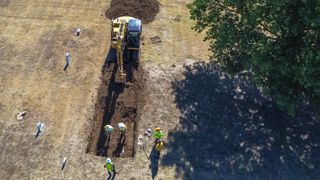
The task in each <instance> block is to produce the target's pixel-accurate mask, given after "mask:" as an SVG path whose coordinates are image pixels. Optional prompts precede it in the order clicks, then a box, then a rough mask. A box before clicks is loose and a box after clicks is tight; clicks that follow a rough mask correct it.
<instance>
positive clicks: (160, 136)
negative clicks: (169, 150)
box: [152, 127, 164, 145]
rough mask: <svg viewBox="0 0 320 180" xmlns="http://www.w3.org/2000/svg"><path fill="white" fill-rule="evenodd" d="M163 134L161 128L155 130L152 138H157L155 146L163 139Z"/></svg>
mask: <svg viewBox="0 0 320 180" xmlns="http://www.w3.org/2000/svg"><path fill="white" fill-rule="evenodd" d="M163 135H164V134H163V132H162V131H161V128H159V127H157V128H155V129H154V131H153V133H152V137H154V138H155V145H157V144H158V143H159V142H160V139H161V138H162V137H163Z"/></svg>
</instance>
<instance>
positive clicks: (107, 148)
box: [87, 62, 143, 157]
mask: <svg viewBox="0 0 320 180" xmlns="http://www.w3.org/2000/svg"><path fill="white" fill-rule="evenodd" d="M116 69H117V66H116V64H114V63H108V65H106V67H104V68H103V69H102V78H101V80H102V83H101V86H100V88H99V90H98V95H97V102H96V105H95V115H94V118H93V127H92V132H91V138H90V140H89V144H88V147H87V153H90V154H94V155H97V156H106V157H133V156H134V153H135V148H134V147H135V136H136V125H137V119H138V110H139V109H138V108H139V107H140V104H139V102H141V100H140V98H141V96H140V94H141V92H142V90H143V78H142V77H143V72H142V70H141V68H138V67H137V64H136V63H134V62H130V63H126V64H125V69H126V72H127V82H130V84H129V85H128V84H126V85H125V84H118V83H115V82H114V74H115V72H116ZM129 72H130V73H129ZM119 122H123V123H125V124H126V126H127V131H126V135H125V138H124V139H123V141H121V142H119V135H120V132H119V128H118V123H119ZM107 124H111V125H112V126H113V132H112V134H111V137H110V140H109V141H107V137H106V136H105V134H104V126H105V125H107Z"/></svg>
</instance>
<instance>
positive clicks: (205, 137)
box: [161, 63, 320, 179]
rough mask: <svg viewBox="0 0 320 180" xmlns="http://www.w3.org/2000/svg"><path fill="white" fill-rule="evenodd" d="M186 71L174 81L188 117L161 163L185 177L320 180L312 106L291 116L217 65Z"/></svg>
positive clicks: (319, 126) (172, 135)
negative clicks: (173, 167) (179, 79)
mask: <svg viewBox="0 0 320 180" xmlns="http://www.w3.org/2000/svg"><path fill="white" fill-rule="evenodd" d="M184 68H185V72H184V77H185V78H184V79H183V80H181V81H178V80H176V81H174V82H173V83H172V86H173V89H174V93H175V96H176V104H177V106H178V108H179V109H180V111H181V112H182V114H183V115H182V116H181V117H180V124H179V127H178V128H177V130H175V131H172V132H169V134H168V144H167V146H166V147H167V150H168V152H167V153H166V154H165V155H164V156H163V158H162V161H161V164H162V165H164V166H175V167H176V175H177V176H180V177H182V178H183V179H217V178H218V179H221V178H222V179H319V178H320V172H319V171H318V169H319V165H320V158H319V155H320V151H319V150H320V149H319V145H320V136H319V131H320V123H319V118H316V117H315V114H313V113H312V111H311V109H310V108H307V107H304V108H302V109H300V110H299V111H298V112H297V114H296V116H295V117H290V116H288V115H286V113H284V112H282V111H280V110H278V109H277V108H276V107H275V106H274V103H272V102H270V101H268V100H267V98H265V97H263V96H262V95H261V94H260V93H259V91H258V90H257V88H256V87H255V86H253V85H252V84H251V83H249V82H248V81H245V80H241V79H231V78H230V77H228V76H227V75H226V74H224V73H222V72H221V71H219V70H218V69H219V68H217V67H216V66H215V65H213V64H204V63H196V64H193V65H192V66H185V67H184Z"/></svg>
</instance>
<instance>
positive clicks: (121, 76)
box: [115, 36, 126, 83]
mask: <svg viewBox="0 0 320 180" xmlns="http://www.w3.org/2000/svg"><path fill="white" fill-rule="evenodd" d="M123 51H124V42H123V38H121V36H118V39H117V64H118V68H117V73H116V75H115V82H116V83H125V82H126V73H125V71H124V69H123Z"/></svg>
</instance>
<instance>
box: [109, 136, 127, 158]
mask: <svg viewBox="0 0 320 180" xmlns="http://www.w3.org/2000/svg"><path fill="white" fill-rule="evenodd" d="M125 142H126V135H125V134H124V135H120V137H119V138H118V143H117V147H116V149H115V150H114V151H113V153H112V155H113V157H120V154H121V153H122V150H123V146H124V143H125Z"/></svg>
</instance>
